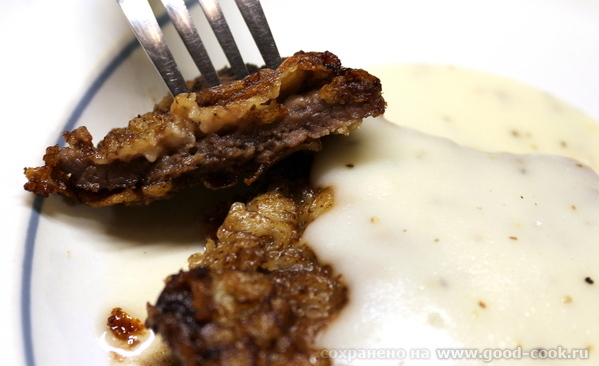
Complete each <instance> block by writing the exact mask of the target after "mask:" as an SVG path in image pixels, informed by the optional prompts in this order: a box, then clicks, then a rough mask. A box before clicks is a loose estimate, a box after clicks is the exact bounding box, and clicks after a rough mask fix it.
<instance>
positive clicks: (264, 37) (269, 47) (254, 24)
mask: <svg viewBox="0 0 599 366" xmlns="http://www.w3.org/2000/svg"><path fill="white" fill-rule="evenodd" d="M235 2H236V3H237V7H238V8H239V11H240V12H241V15H242V16H243V19H244V20H245V23H246V24H247V26H248V29H249V30H250V33H251V34H252V37H254V41H255V42H256V45H257V46H258V50H260V54H261V55H262V58H263V59H264V63H265V64H266V67H268V68H269V69H276V68H277V67H279V65H280V64H281V56H280V54H279V50H278V49H277V44H276V43H275V39H274V37H273V35H272V32H271V31H270V27H269V26H268V21H267V20H266V15H265V14H264V10H263V9H262V6H261V5H260V0H235Z"/></svg>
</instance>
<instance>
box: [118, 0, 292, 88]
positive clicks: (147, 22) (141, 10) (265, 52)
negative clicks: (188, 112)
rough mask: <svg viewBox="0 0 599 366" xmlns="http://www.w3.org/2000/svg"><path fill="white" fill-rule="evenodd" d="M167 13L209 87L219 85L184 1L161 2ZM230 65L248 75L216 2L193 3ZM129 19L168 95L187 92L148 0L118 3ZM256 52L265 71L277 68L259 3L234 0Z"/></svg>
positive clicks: (276, 53)
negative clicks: (198, 6) (205, 19)
mask: <svg viewBox="0 0 599 366" xmlns="http://www.w3.org/2000/svg"><path fill="white" fill-rule="evenodd" d="M161 1H162V3H163V5H164V8H165V10H166V13H167V14H168V16H169V18H170V19H171V21H172V22H173V25H174V26H175V28H176V29H177V32H178V33H179V35H180V37H181V39H182V40H183V43H184V44H185V46H186V47H187V50H188V51H189V53H190V55H191V57H192V59H193V60H194V62H195V64H196V66H197V67H198V69H199V71H200V73H201V74H202V76H203V77H204V80H205V81H206V82H207V83H208V85H209V86H215V85H219V84H220V78H219V76H218V74H217V72H216V70H215V68H214V65H213V64H212V62H211V61H210V58H209V56H208V52H207V51H206V48H205V46H204V44H203V42H202V40H201V38H200V36H199V34H198V32H197V29H196V27H195V25H194V23H193V20H192V19H191V15H190V13H189V10H188V8H187V4H186V3H185V2H184V0H161ZM196 1H199V3H200V6H201V7H202V10H203V12H204V14H205V15H206V18H207V19H208V22H209V23H210V26H211V27H212V30H213V31H214V34H215V35H216V38H217V40H218V42H219V44H220V46H221V47H222V49H223V51H224V53H225V55H226V57H227V60H228V61H229V63H230V66H231V69H232V70H233V72H234V74H235V77H236V78H238V79H241V78H243V77H245V76H246V75H248V69H247V67H246V64H245V62H244V61H243V58H242V56H241V53H240V52H239V48H238V47H237V44H236V43H235V40H234V39H233V34H232V33H231V30H230V28H229V26H228V24H227V21H226V19H225V17H224V14H223V12H222V10H221V7H220V5H219V3H218V0H196ZM117 2H118V3H119V5H120V6H121V9H122V10H123V12H124V13H125V16H126V17H127V19H128V20H129V23H130V25H131V28H132V29H133V32H134V33H135V36H136V37H137V39H138V40H139V43H140V44H141V46H142V48H143V49H144V50H145V51H146V53H147V54H148V56H149V58H150V60H151V61H152V63H153V64H154V66H155V67H156V70H158V72H159V73H160V76H162V79H163V80H164V82H165V83H166V85H167V87H168V89H169V91H170V93H171V94H172V95H173V96H175V95H178V94H181V93H187V92H188V91H189V90H188V88H187V85H186V83H185V79H184V78H183V75H182V74H181V71H180V70H179V67H178V66H177V64H176V62H175V59H174V58H173V55H172V53H171V51H170V49H169V48H168V46H167V44H166V41H165V39H164V35H163V33H162V31H161V29H160V26H159V24H158V21H157V20H156V17H155V15H154V12H153V11H152V8H151V6H150V4H149V3H148V1H147V0H117ZM235 2H236V3H237V7H238V8H239V11H240V12H241V15H242V17H243V19H244V20H245V22H246V24H247V26H248V29H249V30H250V33H251V34H252V37H253V38H254V41H255V42H256V45H257V46H258V50H259V51H260V54H261V55H262V58H263V59H264V62H265V65H266V67H268V68H271V69H276V68H277V67H278V66H279V64H280V63H281V57H280V55H279V51H278V49H277V46H276V43H275V41H274V38H273V35H272V32H271V31H270V28H269V26H268V22H267V20H266V16H265V15H264V11H263V10H262V6H261V5H260V0H235Z"/></svg>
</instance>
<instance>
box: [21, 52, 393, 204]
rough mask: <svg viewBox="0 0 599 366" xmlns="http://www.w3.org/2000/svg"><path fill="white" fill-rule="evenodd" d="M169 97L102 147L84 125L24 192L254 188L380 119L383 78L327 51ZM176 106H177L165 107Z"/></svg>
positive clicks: (105, 194)
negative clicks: (329, 140)
mask: <svg viewBox="0 0 599 366" xmlns="http://www.w3.org/2000/svg"><path fill="white" fill-rule="evenodd" d="M203 85H204V84H203V83H202V82H201V80H200V81H196V82H195V83H194V84H193V87H192V91H191V92H190V93H185V94H180V95H178V96H176V97H175V98H174V99H173V100H172V103H171V102H170V100H167V101H163V102H162V103H160V105H158V106H157V107H156V108H155V110H154V111H153V112H150V113H146V114H144V115H141V116H138V117H137V118H134V119H133V120H132V121H131V122H129V125H128V127H126V128H117V129H113V130H112V131H110V132H109V133H108V134H107V136H106V137H105V138H104V139H103V140H102V141H100V142H99V143H98V144H97V146H94V145H93V143H92V136H91V135H90V134H89V132H88V130H87V129H86V128H85V127H79V128H77V129H75V130H74V131H71V132H65V133H64V137H65V141H66V143H67V146H66V147H64V148H62V149H60V148H59V147H58V146H51V147H49V148H48V149H47V151H46V154H45V156H44V162H45V165H44V166H41V167H37V168H26V169H25V174H26V176H27V178H28V182H27V183H26V184H25V189H27V190H29V191H31V192H34V193H36V194H39V195H42V196H48V195H49V194H52V193H57V194H60V195H63V196H66V197H70V198H73V199H75V200H76V201H77V202H81V203H86V204H89V205H92V206H109V205H114V204H119V203H124V204H140V203H141V204H147V203H149V202H151V201H154V200H156V199H162V198H167V197H170V196H171V195H172V194H173V193H175V192H176V191H179V190H181V189H182V188H184V187H187V186H194V185H200V184H203V185H205V186H207V187H209V188H213V189H217V188H224V187H230V186H233V185H235V184H237V183H238V182H240V181H244V182H245V183H246V184H250V183H252V182H253V181H254V180H255V179H256V178H257V177H258V176H259V175H260V174H261V173H263V172H264V171H265V170H266V169H267V168H269V167H270V166H272V165H273V164H275V163H276V162H278V161H280V160H281V159H283V158H285V157H286V156H288V155H290V154H292V153H293V152H295V151H299V150H319V149H321V143H320V141H319V139H320V138H322V137H324V136H326V135H329V134H348V133H349V132H350V131H352V130H354V129H356V128H358V126H359V124H360V123H361V120H362V119H363V118H365V117H367V116H377V115H380V114H382V113H383V111H384V108H385V102H384V100H383V98H382V96H381V85H380V82H379V80H378V79H377V78H376V77H374V76H372V75H370V74H368V73H367V72H366V71H363V70H357V69H349V68H344V67H342V66H341V63H340V61H339V59H338V58H337V57H336V56H335V55H333V54H332V53H330V52H323V53H306V52H298V53H296V54H295V55H293V56H292V57H289V58H287V59H286V60H284V62H283V63H282V64H281V66H280V67H279V68H278V69H277V70H270V69H261V70H258V71H256V72H255V73H253V74H251V75H249V76H248V77H246V78H245V79H243V80H236V81H230V82H227V83H224V84H223V85H220V86H217V87H213V88H205V87H203ZM169 104H170V107H165V106H168V105H169Z"/></svg>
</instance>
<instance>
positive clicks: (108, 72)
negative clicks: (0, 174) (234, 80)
mask: <svg viewBox="0 0 599 366" xmlns="http://www.w3.org/2000/svg"><path fill="white" fill-rule="evenodd" d="M186 3H187V6H188V7H190V8H191V7H193V6H195V5H196V4H198V2H197V1H187V2H186ZM157 20H158V24H159V25H160V27H163V26H165V25H166V24H168V23H169V22H170V19H169V18H168V16H167V15H166V14H162V15H160V16H159V17H157ZM137 48H139V43H138V41H137V39H133V40H132V41H131V42H129V43H128V44H127V45H125V47H123V49H122V50H121V51H120V52H118V53H117V54H116V55H115V56H114V58H113V59H112V60H111V61H110V62H109V63H108V65H107V66H106V67H105V68H104V69H103V70H102V71H101V72H100V74H99V75H98V76H97V77H96V78H95V79H94V81H93V82H92V84H91V85H90V86H89V88H88V89H87V90H86V91H85V93H83V96H82V97H81V99H80V100H79V102H77V104H76V105H75V108H74V109H73V111H72V112H71V115H70V116H69V118H68V119H67V121H66V123H65V124H64V126H63V129H62V130H63V131H70V130H72V129H73V128H74V127H75V126H76V125H77V122H79V119H80V118H81V115H82V114H83V112H84V111H85V109H86V108H87V107H88V106H89V105H90V103H91V101H92V100H93V98H94V97H95V95H96V94H97V93H98V91H99V90H100V89H101V88H102V86H103V85H104V83H105V82H106V81H107V80H108V79H109V78H110V77H111V76H112V74H113V73H114V72H115V71H116V70H117V69H118V68H119V67H120V66H121V65H122V64H123V63H124V62H125V61H126V60H127V59H128V58H129V56H130V55H131V54H132V53H133V51H135V50H136V49H137ZM56 144H58V145H60V146H61V147H62V146H63V145H64V141H63V139H62V137H59V138H57V140H56ZM43 205H44V198H42V197H41V196H36V197H35V199H34V200H33V204H32V207H31V215H30V216H29V221H28V223H27V231H26V235H25V251H24V255H23V265H22V274H21V297H20V302H21V304H20V309H21V333H22V334H21V335H22V337H23V353H24V358H25V365H26V366H36V362H35V354H34V350H33V335H32V329H33V325H32V324H31V280H32V273H33V255H34V251H35V242H36V238H37V231H38V228H39V222H40V216H41V213H42V208H43Z"/></svg>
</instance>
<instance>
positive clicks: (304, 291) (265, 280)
mask: <svg viewBox="0 0 599 366" xmlns="http://www.w3.org/2000/svg"><path fill="white" fill-rule="evenodd" d="M289 197H293V199H291V198H289ZM332 204H333V196H332V191H331V190H330V189H326V190H323V191H319V192H314V191H312V190H310V189H308V188H305V189H303V190H301V192H299V194H298V193H297V192H296V193H295V194H289V193H288V192H287V193H285V194H283V193H282V191H279V190H272V191H270V192H267V193H265V194H262V195H259V196H258V197H256V198H255V199H253V200H251V201H250V202H249V203H247V204H242V203H239V202H238V203H235V204H233V205H232V206H231V209H230V211H229V214H228V215H227V217H226V219H225V220H224V222H223V224H222V225H221V226H220V228H219V229H218V230H217V232H216V239H215V240H210V241H209V243H208V245H207V248H206V251H205V252H203V253H201V254H197V255H195V256H193V257H192V258H190V266H191V268H192V269H191V270H190V271H186V272H180V273H178V274H176V275H174V276H171V277H170V278H169V279H168V281H167V284H166V287H165V289H164V290H163V292H162V294H161V295H160V297H159V299H158V301H157V303H156V305H154V306H150V305H149V306H148V313H149V316H148V319H147V321H146V325H147V326H148V327H151V328H152V329H153V330H154V331H156V332H158V333H159V334H160V335H161V336H162V338H163V339H164V340H165V341H166V342H167V343H168V345H169V346H170V348H171V349H172V351H173V353H174V354H175V355H176V356H177V357H178V358H179V360H180V361H181V363H182V364H183V365H186V366H196V365H198V366H199V365H203V366H215V365H223V366H224V365H227V366H231V365H232V366H241V365H264V366H266V365H269V366H274V365H329V364H330V359H328V358H326V357H323V356H322V352H321V351H320V350H318V349H317V348H315V346H314V341H315V339H316V337H317V335H318V334H319V332H321V331H322V329H323V328H324V327H326V326H327V325H328V324H329V323H330V322H331V321H332V320H333V319H334V318H335V317H336V315H337V314H338V313H339V312H340V310H341V309H342V307H343V306H344V305H345V303H346V302H347V288H346V287H345V285H344V284H343V282H342V281H341V279H340V278H339V276H338V275H335V274H334V273H333V271H332V269H331V268H330V267H329V266H327V265H324V264H322V263H320V261H319V260H318V258H317V257H316V255H315V253H314V252H313V251H312V250H311V249H310V248H309V247H308V246H307V245H306V244H305V243H302V242H301V241H300V237H301V234H302V233H303V230H304V228H305V226H306V225H307V224H308V223H309V222H310V221H312V220H314V219H315V218H316V217H317V216H318V215H320V214H321V213H323V212H325V211H326V210H327V209H328V208H329V207H331V205H332Z"/></svg>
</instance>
